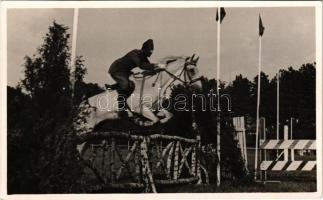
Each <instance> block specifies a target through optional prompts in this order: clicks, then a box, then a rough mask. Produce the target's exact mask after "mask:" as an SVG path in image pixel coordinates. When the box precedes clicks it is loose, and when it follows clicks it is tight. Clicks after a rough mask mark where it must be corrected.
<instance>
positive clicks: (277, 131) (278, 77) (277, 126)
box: [276, 70, 280, 158]
mask: <svg viewBox="0 0 323 200" xmlns="http://www.w3.org/2000/svg"><path fill="white" fill-rule="evenodd" d="M279 79H280V71H279V70H278V73H277V117H276V120H277V121H276V139H277V140H279ZM276 156H277V158H278V149H277V152H276Z"/></svg>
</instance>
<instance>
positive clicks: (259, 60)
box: [255, 35, 261, 180]
mask: <svg viewBox="0 0 323 200" xmlns="http://www.w3.org/2000/svg"><path fill="white" fill-rule="evenodd" d="M260 73H261V35H259V48H258V88H257V119H256V149H255V154H256V155H255V180H256V179H257V169H258V134H259V107H260V82H261V81H260V80H261V77H260Z"/></svg>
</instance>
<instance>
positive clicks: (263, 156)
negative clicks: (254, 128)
mask: <svg viewBox="0 0 323 200" xmlns="http://www.w3.org/2000/svg"><path fill="white" fill-rule="evenodd" d="M259 122H260V127H259V128H260V130H259V131H260V140H265V139H266V119H265V118H264V117H261V118H260V120H259ZM259 156H260V163H261V162H262V160H267V157H266V150H265V149H260V154H259ZM260 179H261V180H262V181H265V180H266V179H267V174H266V171H264V170H261V171H260Z"/></svg>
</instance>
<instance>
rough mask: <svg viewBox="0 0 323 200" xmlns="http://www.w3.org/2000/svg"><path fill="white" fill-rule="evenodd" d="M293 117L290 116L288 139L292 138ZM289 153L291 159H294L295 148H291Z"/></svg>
mask: <svg viewBox="0 0 323 200" xmlns="http://www.w3.org/2000/svg"><path fill="white" fill-rule="evenodd" d="M293 119H294V118H292V117H291V118H290V139H291V140H292V139H293ZM290 155H291V160H292V161H294V160H295V150H294V149H291V150H290Z"/></svg>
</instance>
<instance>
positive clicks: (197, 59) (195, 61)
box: [194, 56, 200, 64]
mask: <svg viewBox="0 0 323 200" xmlns="http://www.w3.org/2000/svg"><path fill="white" fill-rule="evenodd" d="M199 59H200V56H198V57H197V58H196V59H195V60H194V63H195V64H196V63H197V61H199Z"/></svg>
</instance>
